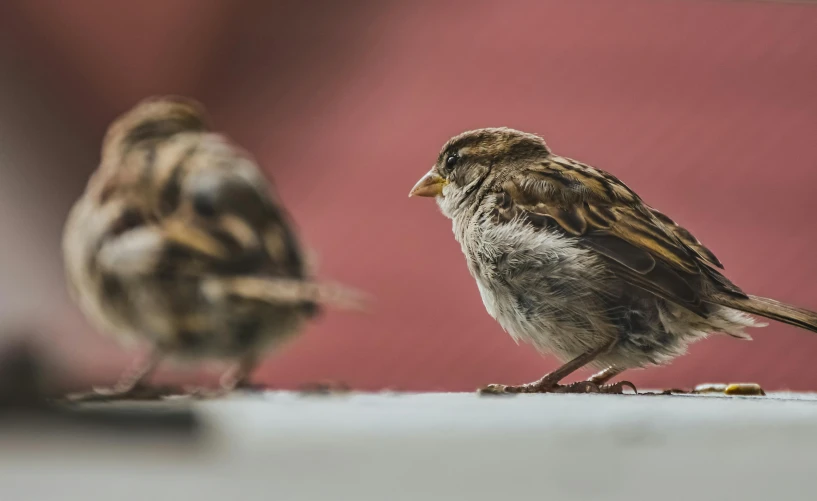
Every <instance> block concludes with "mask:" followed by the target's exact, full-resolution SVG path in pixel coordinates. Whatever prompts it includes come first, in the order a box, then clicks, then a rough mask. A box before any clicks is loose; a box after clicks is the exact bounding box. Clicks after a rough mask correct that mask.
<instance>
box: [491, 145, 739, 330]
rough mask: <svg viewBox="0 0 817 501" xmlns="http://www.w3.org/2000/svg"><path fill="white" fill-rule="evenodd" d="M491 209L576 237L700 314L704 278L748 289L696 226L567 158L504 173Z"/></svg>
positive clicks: (731, 290)
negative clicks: (725, 270) (724, 267)
mask: <svg viewBox="0 0 817 501" xmlns="http://www.w3.org/2000/svg"><path fill="white" fill-rule="evenodd" d="M493 215H494V218H495V220H496V221H497V222H498V223H501V222H509V221H512V220H514V219H517V218H518V219H521V220H524V221H526V222H527V223H529V224H531V225H533V226H535V227H542V228H544V227H550V228H553V229H556V230H558V231H560V232H562V233H563V234H564V235H565V236H567V237H572V238H575V239H576V241H577V242H578V244H579V245H581V246H582V247H585V248H587V249H590V250H592V251H594V252H596V253H598V254H599V255H600V256H602V257H603V258H604V259H605V260H606V261H607V262H608V263H609V264H610V269H611V270H612V271H613V272H614V273H616V274H617V275H618V276H620V277H621V278H622V279H623V280H625V281H627V282H629V283H631V284H633V285H635V286H638V287H640V288H642V289H645V290H647V291H649V292H652V293H653V294H656V295H657V296H659V297H662V298H664V299H667V300H669V301H672V302H674V303H677V304H679V305H682V306H684V307H686V308H688V309H689V310H691V311H693V312H696V313H698V314H700V315H705V309H704V308H703V307H702V300H706V299H707V298H706V297H702V294H704V293H705V292H704V290H705V288H703V287H702V284H703V283H704V282H708V283H711V284H712V287H708V288H713V287H714V289H715V290H716V291H718V292H720V293H724V294H728V295H731V296H734V297H740V298H744V297H746V295H745V294H744V293H743V292H742V291H741V290H740V289H739V288H738V287H737V286H735V285H734V284H732V283H731V282H730V281H729V280H728V279H727V278H726V277H724V276H723V275H722V274H721V273H720V271H719V268H721V264H720V262H719V261H718V259H717V258H716V257H715V255H714V254H712V252H711V251H709V250H708V249H707V248H706V247H704V246H703V245H702V244H701V243H700V242H698V240H696V239H695V237H694V236H692V234H691V233H689V232H688V231H687V230H685V229H684V228H682V227H680V226H678V225H677V224H675V222H673V221H672V220H671V219H670V218H668V217H666V216H664V215H663V214H661V213H660V212H658V211H657V210H655V209H653V208H651V207H649V206H647V205H646V204H644V203H643V202H642V201H641V199H640V198H639V197H638V195H636V194H635V193H634V192H633V191H632V190H630V189H629V188H628V187H627V186H626V185H625V184H624V183H622V182H621V181H619V180H618V179H617V178H615V177H614V176H612V175H611V174H608V173H606V172H604V171H601V170H599V169H595V168H593V167H591V166H588V165H585V164H581V163H579V162H576V161H574V160H570V159H568V158H564V157H558V156H550V157H549V158H548V159H547V160H545V161H542V162H540V163H537V164H531V165H530V166H529V167H528V168H527V169H526V170H524V171H522V172H519V173H517V174H515V175H513V176H511V177H510V178H509V179H507V180H505V181H504V182H503V184H502V191H501V192H500V194H499V197H498V199H497V204H496V208H495V210H494V213H493Z"/></svg>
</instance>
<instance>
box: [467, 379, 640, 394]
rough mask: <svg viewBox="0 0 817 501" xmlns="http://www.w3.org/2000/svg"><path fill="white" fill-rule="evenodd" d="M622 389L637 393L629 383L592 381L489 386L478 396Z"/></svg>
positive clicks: (482, 389)
mask: <svg viewBox="0 0 817 501" xmlns="http://www.w3.org/2000/svg"><path fill="white" fill-rule="evenodd" d="M624 388H630V389H632V390H633V392H635V393H638V390H637V389H636V387H635V385H634V384H633V383H631V382H629V381H619V382H618V383H615V384H601V385H600V384H598V383H595V382H593V381H578V382H576V383H571V384H566V385H561V384H547V385H545V384H541V383H538V382H537V383H531V384H523V385H519V386H506V385H504V384H489V385H488V386H485V387H483V388H480V389H479V394H480V395H505V394H514V393H607V394H616V395H621V394H623V393H624Z"/></svg>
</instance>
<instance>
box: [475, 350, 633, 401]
mask: <svg viewBox="0 0 817 501" xmlns="http://www.w3.org/2000/svg"><path fill="white" fill-rule="evenodd" d="M615 342H616V341H615V340H612V341H610V342H609V343H606V344H604V345H602V346H601V347H599V348H596V349H594V350H590V351H588V352H586V353H583V354H582V355H579V356H578V357H576V358H574V359H573V360H571V361H569V362H567V363H566V364H564V365H563V366H561V367H559V368H558V369H556V370H555V371H553V372H551V373H549V374H545V376H543V377H542V378H541V379H539V380H538V381H534V382H533V383H528V384H523V385H519V386H506V385H503V384H490V385H488V386H486V387H484V388H481V389H480V390H479V392H480V393H484V394H500V393H600V392H602V388H603V387H601V386H599V385H598V384H597V383H595V382H593V381H581V382H578V383H573V384H569V385H560V384H559V381H561V380H562V379H564V378H565V377H567V376H568V375H570V374H571V373H573V372H575V371H577V370H579V369H581V368H582V367H584V366H585V365H587V364H589V363H590V362H592V361H593V360H595V359H596V357H598V356H599V355H601V354H603V353H606V352H607V351H609V350H610V349H612V348H613V346H614V345H615ZM614 375H615V374H614ZM610 377H613V376H610ZM619 393H621V391H619Z"/></svg>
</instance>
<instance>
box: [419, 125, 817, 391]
mask: <svg viewBox="0 0 817 501" xmlns="http://www.w3.org/2000/svg"><path fill="white" fill-rule="evenodd" d="M412 195H416V196H423V197H432V198H435V199H436V201H437V203H438V205H439V206H440V209H441V210H442V212H443V214H444V215H445V216H446V217H448V218H449V219H451V220H452V221H453V230H454V236H455V238H456V239H457V241H458V242H459V243H460V245H461V246H462V251H463V253H464V254H465V257H466V260H467V262H468V269H469V270H470V272H471V275H473V277H474V278H475V279H476V281H477V285H478V286H479V291H480V294H481V295H482V301H483V303H484V304H485V307H486V309H487V310H488V313H490V315H491V316H492V317H494V318H495V319H496V320H497V321H498V322H499V323H500V325H502V327H503V328H504V329H505V330H506V331H507V332H508V333H510V335H511V336H512V337H513V338H514V339H515V340H522V341H526V342H529V343H531V344H532V345H533V346H534V347H536V349H537V350H539V351H540V352H543V353H553V354H555V355H556V356H557V357H558V358H560V359H561V360H562V361H563V362H566V363H565V364H564V365H562V366H561V367H559V368H558V369H556V370H554V371H552V372H550V373H549V374H546V375H545V376H543V377H542V378H541V379H539V380H538V381H535V382H533V383H529V384H523V385H518V386H506V385H501V384H492V385H489V386H488V387H486V388H484V389H483V391H484V392H488V393H565V392H575V393H587V392H589V391H594V392H601V393H622V392H623V388H624V386H630V387H633V389H634V388H635V387H634V386H633V385H632V383H630V382H627V381H622V382H619V383H616V384H608V383H609V381H611V380H612V379H613V378H614V377H616V376H617V375H619V374H621V373H622V372H624V371H625V370H629V369H638V368H642V367H649V366H652V365H661V364H665V363H668V362H669V361H671V360H672V359H674V358H675V357H678V356H680V355H682V354H684V353H685V352H686V349H687V345H688V344H690V343H692V342H694V341H696V340H698V339H701V338H704V337H706V336H707V335H709V334H712V333H724V334H728V335H730V336H732V337H735V338H738V339H751V338H750V337H749V335H748V334H746V333H745V332H744V330H745V328H747V327H763V326H765V324H759V323H757V322H756V321H755V320H754V319H752V318H751V317H750V316H748V315H747V313H751V314H754V315H759V316H763V317H765V318H769V319H773V320H777V321H779V322H783V323H786V324H789V325H793V326H796V327H800V328H802V329H806V330H809V331H812V332H817V313H814V312H812V311H809V310H806V309H803V308H797V307H794V306H791V305H787V304H784V303H780V302H778V301H775V300H773V299H768V298H764V297H759V296H752V295H748V294H746V293H744V292H743V291H742V290H741V289H740V288H739V287H738V286H736V285H735V284H733V283H732V282H731V281H730V280H729V279H728V278H726V277H725V276H724V275H723V265H722V264H721V263H720V261H719V260H718V258H717V257H715V255H714V254H713V253H712V252H711V251H710V250H709V249H707V248H706V247H705V246H704V245H703V244H701V242H699V241H698V240H697V239H696V238H695V237H694V236H693V235H692V234H691V233H690V232H689V231H687V230H686V229H685V228H683V227H681V226H679V225H678V224H676V223H675V221H673V220H672V219H670V218H669V217H667V216H666V215H664V214H662V213H661V212H659V211H658V210H656V209H654V208H652V207H650V206H649V205H647V204H645V203H644V202H643V201H642V200H641V198H640V197H639V196H638V195H637V194H636V193H635V192H634V191H632V190H631V189H630V188H628V187H627V186H626V185H625V184H624V183H622V182H621V181H619V180H618V179H617V178H616V177H615V176H613V175H612V174H610V173H607V172H605V171H603V170H600V169H597V168H594V167H592V166H590V165H586V164H583V163H581V162H578V161H575V160H572V159H570V158H566V157H562V156H559V155H556V154H554V153H553V152H552V151H551V150H550V148H549V147H548V146H547V144H545V141H544V140H543V139H542V138H541V137H539V136H537V135H534V134H529V133H525V132H522V131H518V130H514V129H509V128H487V129H478V130H471V131H467V132H463V133H462V134H459V135H457V136H455V137H453V138H451V139H450V140H449V141H447V142H446V143H445V145H443V148H442V150H441V151H440V153H439V155H438V157H437V160H436V163H435V164H434V166H433V167H432V169H431V170H430V171H429V172H428V173H427V174H426V175H425V176H424V177H423V178H422V179H420V181H418V182H417V184H416V185H415V186H414V188H413V189H412V190H411V192H410V193H409V196H412ZM588 365H589V366H592V367H596V368H598V369H601V372H599V373H598V374H596V375H594V376H592V377H591V378H590V379H589V380H587V381H580V382H577V383H573V384H568V385H562V384H560V381H561V380H562V379H564V378H565V377H566V376H568V375H570V374H571V373H573V372H575V371H577V370H578V369H581V368H582V367H584V366H588ZM755 387H756V388H755ZM724 391H725V392H726V393H729V392H730V391H731V392H733V393H734V392H738V393H743V392H746V391H755V393H753V394H758V393H762V389H760V388H759V387H757V385H754V387H752V388H750V387H749V386H746V385H744V386H740V385H738V386H737V387H733V386H727V387H726V388H725V390H724Z"/></svg>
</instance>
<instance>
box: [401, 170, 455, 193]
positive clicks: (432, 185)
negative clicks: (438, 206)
mask: <svg viewBox="0 0 817 501" xmlns="http://www.w3.org/2000/svg"><path fill="white" fill-rule="evenodd" d="M447 183H448V181H446V180H445V179H444V178H443V177H442V176H440V175H439V174H437V173H436V172H434V171H433V170H430V171H428V174H426V175H425V176H423V178H422V179H420V180H419V181H417V184H415V185H414V188H412V189H411V191H410V192H409V197H438V196H440V195H442V194H443V187H444V186H445V185H446V184H447Z"/></svg>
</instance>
